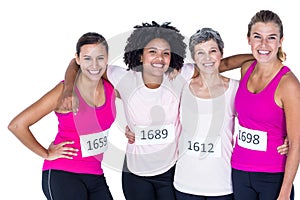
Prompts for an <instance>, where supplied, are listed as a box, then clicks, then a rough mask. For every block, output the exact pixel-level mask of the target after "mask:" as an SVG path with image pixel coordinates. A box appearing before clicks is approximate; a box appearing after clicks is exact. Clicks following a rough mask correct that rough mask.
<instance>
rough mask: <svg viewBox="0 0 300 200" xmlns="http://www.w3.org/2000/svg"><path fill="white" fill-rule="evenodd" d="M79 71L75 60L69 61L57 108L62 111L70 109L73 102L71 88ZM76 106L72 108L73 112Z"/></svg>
mask: <svg viewBox="0 0 300 200" xmlns="http://www.w3.org/2000/svg"><path fill="white" fill-rule="evenodd" d="M78 71H79V65H77V63H76V60H75V58H73V59H72V60H71V62H70V63H69V66H68V68H67V70H66V73H65V81H64V89H63V93H62V96H61V99H60V101H59V108H60V109H64V110H70V111H71V110H73V109H72V100H73V88H74V85H75V79H76V75H77V73H78ZM77 107H78V106H74V112H76V111H77Z"/></svg>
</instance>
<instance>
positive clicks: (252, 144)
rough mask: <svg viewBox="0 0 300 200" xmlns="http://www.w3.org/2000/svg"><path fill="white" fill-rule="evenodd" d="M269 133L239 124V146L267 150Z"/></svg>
mask: <svg viewBox="0 0 300 200" xmlns="http://www.w3.org/2000/svg"><path fill="white" fill-rule="evenodd" d="M267 142H268V134H267V132H264V131H258V130H252V129H248V128H245V127H242V126H241V125H238V133H237V143H238V145H239V146H241V147H244V148H246V149H251V150H255V151H267Z"/></svg>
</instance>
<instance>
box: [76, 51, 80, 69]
mask: <svg viewBox="0 0 300 200" xmlns="http://www.w3.org/2000/svg"><path fill="white" fill-rule="evenodd" d="M75 60H76V63H77V65H79V66H80V59H79V56H78V54H77V53H75Z"/></svg>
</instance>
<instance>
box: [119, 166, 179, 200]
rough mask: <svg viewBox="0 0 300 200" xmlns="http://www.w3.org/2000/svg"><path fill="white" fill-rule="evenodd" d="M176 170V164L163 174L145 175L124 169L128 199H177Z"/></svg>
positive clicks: (123, 181)
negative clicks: (175, 187)
mask: <svg viewBox="0 0 300 200" xmlns="http://www.w3.org/2000/svg"><path fill="white" fill-rule="evenodd" d="M125 162H126V161H125ZM124 166H125V165H124ZM125 167H126V166H125ZM174 172H175V166H173V167H172V168H171V169H169V170H168V171H167V172H165V173H163V174H160V175H156V176H147V177H145V176H137V175H135V174H133V173H131V172H129V171H128V169H123V173H122V186H123V193H124V196H125V198H126V200H175V189H174V186H173V180H174Z"/></svg>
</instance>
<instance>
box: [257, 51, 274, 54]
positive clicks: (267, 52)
mask: <svg viewBox="0 0 300 200" xmlns="http://www.w3.org/2000/svg"><path fill="white" fill-rule="evenodd" d="M270 52H271V51H264V50H258V53H259V54H261V55H268V54H269V53H270Z"/></svg>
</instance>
